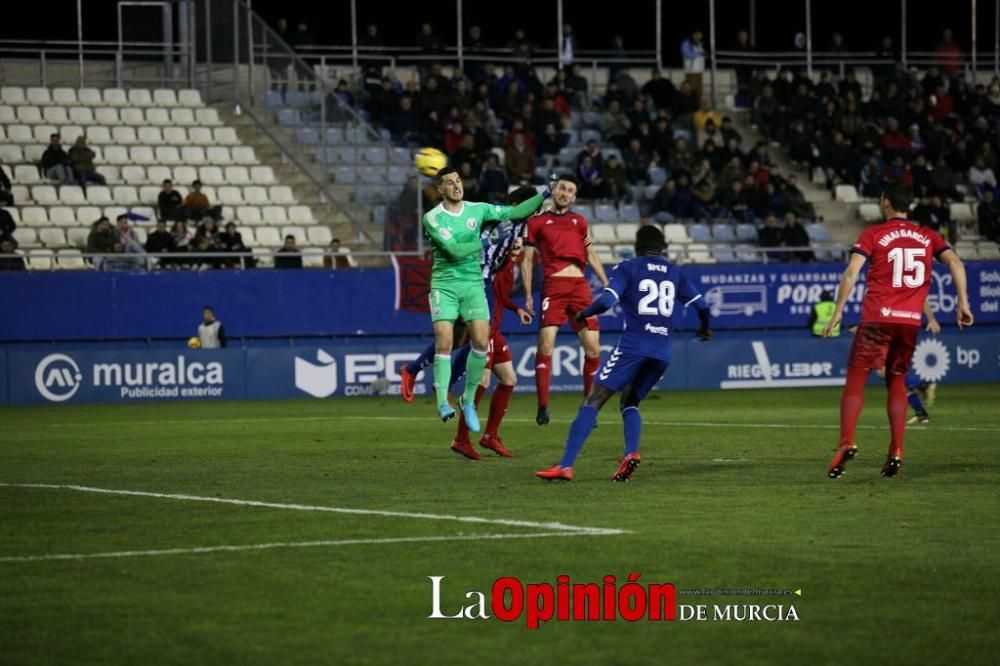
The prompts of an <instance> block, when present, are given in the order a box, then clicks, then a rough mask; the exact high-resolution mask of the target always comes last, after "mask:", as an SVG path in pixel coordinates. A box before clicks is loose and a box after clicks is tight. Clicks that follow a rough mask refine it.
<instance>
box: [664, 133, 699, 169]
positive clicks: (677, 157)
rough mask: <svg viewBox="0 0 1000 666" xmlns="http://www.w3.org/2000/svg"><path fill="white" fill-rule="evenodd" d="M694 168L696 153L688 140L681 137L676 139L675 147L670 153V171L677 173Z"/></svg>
mask: <svg viewBox="0 0 1000 666" xmlns="http://www.w3.org/2000/svg"><path fill="white" fill-rule="evenodd" d="M693 168H694V153H693V152H691V149H690V148H689V147H688V142H687V141H686V140H685V139H684V138H683V137H679V138H678V139H677V140H676V141H674V149H673V151H672V153H671V155H670V161H669V163H668V169H667V170H668V171H670V172H671V173H676V172H679V171H690V170H691V169H693Z"/></svg>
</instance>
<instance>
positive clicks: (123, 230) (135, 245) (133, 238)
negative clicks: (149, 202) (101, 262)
mask: <svg viewBox="0 0 1000 666" xmlns="http://www.w3.org/2000/svg"><path fill="white" fill-rule="evenodd" d="M115 228H116V229H115V230H116V231H117V232H118V242H120V243H121V244H122V248H123V250H124V251H125V252H126V253H130V254H145V253H146V250H145V249H144V248H143V247H142V243H140V242H139V237H138V236H137V235H136V233H135V229H133V228H132V227H131V225H129V223H128V215H119V216H118V217H116V218H115Z"/></svg>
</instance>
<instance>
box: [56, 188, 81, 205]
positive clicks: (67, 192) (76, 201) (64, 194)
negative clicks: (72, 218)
mask: <svg viewBox="0 0 1000 666" xmlns="http://www.w3.org/2000/svg"><path fill="white" fill-rule="evenodd" d="M59 201H60V202H61V203H64V204H71V205H74V206H75V205H80V204H85V203H87V197H86V195H84V193H83V188H82V187H80V186H79V185H63V186H62V187H60V188H59Z"/></svg>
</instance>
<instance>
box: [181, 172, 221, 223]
mask: <svg viewBox="0 0 1000 666" xmlns="http://www.w3.org/2000/svg"><path fill="white" fill-rule="evenodd" d="M183 208H184V212H183V214H184V216H185V219H187V220H201V219H203V218H205V217H210V218H212V219H213V220H214V221H216V222H218V221H219V220H221V219H222V206H213V205H212V202H211V201H209V200H208V197H207V196H206V195H205V193H204V192H202V191H201V181H200V180H196V181H194V182H193V183H191V191H190V192H188V195H187V196H186V197H184V206H183Z"/></svg>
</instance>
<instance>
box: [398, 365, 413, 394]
mask: <svg viewBox="0 0 1000 666" xmlns="http://www.w3.org/2000/svg"><path fill="white" fill-rule="evenodd" d="M415 380H416V377H414V376H413V375H412V374H410V369H409V368H408V367H407V366H405V365H404V366H403V369H402V370H400V371H399V395H400V396H401V397H402V398H403V402H413V383H414V381H415Z"/></svg>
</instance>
